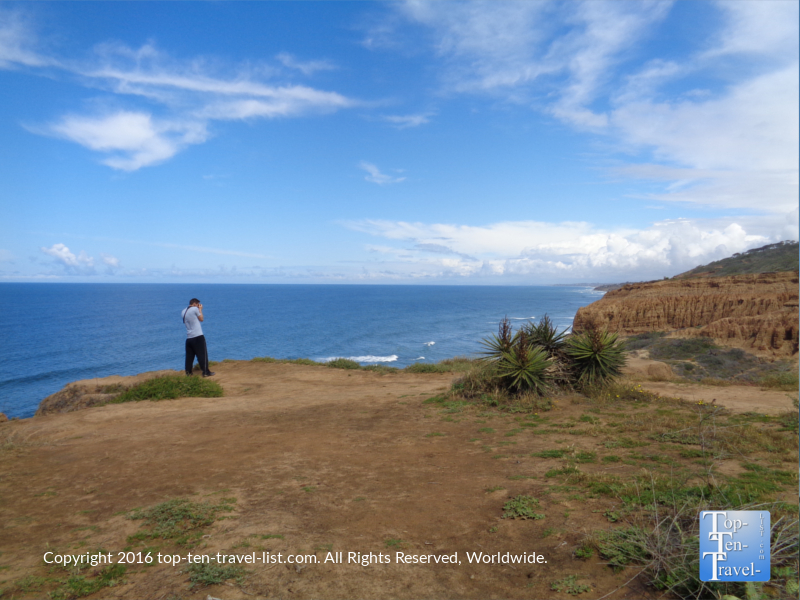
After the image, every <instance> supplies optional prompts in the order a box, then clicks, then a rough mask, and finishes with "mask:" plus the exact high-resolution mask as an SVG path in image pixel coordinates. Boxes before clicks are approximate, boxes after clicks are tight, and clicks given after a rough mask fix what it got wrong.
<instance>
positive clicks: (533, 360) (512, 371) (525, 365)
mask: <svg viewBox="0 0 800 600" xmlns="http://www.w3.org/2000/svg"><path fill="white" fill-rule="evenodd" d="M531 340H532V338H531V336H530V335H529V334H528V332H527V331H526V330H525V328H522V329H521V330H520V331H518V332H517V333H514V332H513V330H512V327H511V324H510V323H509V321H508V319H507V318H504V319H503V320H502V321H500V327H499V328H498V332H497V335H492V336H491V337H489V338H486V339H484V340H482V341H481V344H482V345H483V347H484V348H486V350H484V352H483V355H484V357H483V360H484V361H485V362H486V363H489V364H491V366H492V368H493V371H494V373H495V375H496V377H497V378H498V379H499V382H498V383H499V384H500V385H501V387H504V388H505V389H509V390H513V391H515V392H518V393H520V392H533V393H535V394H538V395H543V394H545V393H547V392H548V391H549V390H550V385H549V383H550V379H551V377H550V371H551V370H552V361H551V360H550V358H549V356H548V354H547V351H546V350H545V349H543V348H541V347H539V346H537V345H535V344H533V343H532V341H531Z"/></svg>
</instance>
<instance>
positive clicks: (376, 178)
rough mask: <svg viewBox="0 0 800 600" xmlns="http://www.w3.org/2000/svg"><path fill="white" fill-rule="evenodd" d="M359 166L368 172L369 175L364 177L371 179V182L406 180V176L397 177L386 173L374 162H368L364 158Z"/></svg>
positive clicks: (367, 179)
mask: <svg viewBox="0 0 800 600" xmlns="http://www.w3.org/2000/svg"><path fill="white" fill-rule="evenodd" d="M358 168H359V169H363V170H364V171H366V172H367V173H368V175H367V176H366V177H364V180H365V181H369V182H371V183H377V184H378V185H387V184H390V183H400V182H401V181H405V180H406V178H405V177H395V176H392V175H386V174H385V173H381V172H380V169H378V167H376V166H375V165H373V164H372V163H368V162H366V161H363V160H362V161H361V162H360V163H359V164H358Z"/></svg>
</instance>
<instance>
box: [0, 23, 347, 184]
mask: <svg viewBox="0 0 800 600" xmlns="http://www.w3.org/2000/svg"><path fill="white" fill-rule="evenodd" d="M40 45H41V42H40V41H39V40H38V39H37V38H36V35H35V34H34V33H33V31H32V28H31V27H29V26H28V25H27V24H26V23H25V22H24V20H23V19H22V18H21V17H20V13H14V12H11V11H0V68H25V69H27V70H28V71H29V72H30V73H32V74H39V75H48V76H49V75H50V74H51V73H60V74H66V75H69V76H72V77H74V78H75V79H76V80H77V81H78V82H79V83H81V84H83V85H85V86H86V87H88V88H101V89H105V90H107V91H110V92H112V93H114V94H117V95H119V96H123V97H127V98H128V99H129V100H130V101H131V102H133V101H135V100H136V97H143V98H147V99H148V100H149V101H150V102H151V103H155V104H157V105H160V107H161V108H162V109H163V111H159V112H160V113H161V116H159V117H154V116H153V114H152V113H153V111H152V107H150V108H148V110H141V109H131V108H127V109H121V110H120V109H116V110H114V111H106V112H105V113H103V114H97V113H95V114H83V115H81V114H72V115H64V116H62V117H61V118H59V119H57V120H56V121H55V122H54V123H53V124H51V125H50V126H45V127H43V126H37V127H28V129H29V131H31V132H34V133H39V134H44V135H56V136H59V137H62V138H64V139H68V140H71V141H74V142H76V143H79V144H81V145H83V146H85V147H87V148H90V149H91V150H94V151H96V152H100V153H102V154H104V155H106V158H104V159H103V161H102V162H103V164H106V165H108V166H110V167H112V168H114V169H119V170H125V171H134V170H137V169H139V168H141V167H145V166H148V165H154V164H158V163H160V162H163V161H164V160H167V159H169V158H171V157H173V156H174V155H175V154H177V153H178V152H180V151H181V150H183V149H185V148H186V147H187V146H189V145H191V144H200V143H203V142H205V141H206V140H207V139H208V138H209V136H208V134H207V129H208V124H209V122H210V121H212V120H241V119H255V118H268V119H273V118H279V117H299V116H302V115H306V114H319V113H329V112H334V111H337V110H341V109H344V108H349V107H352V106H356V105H358V104H359V103H358V102H356V101H355V100H352V99H350V98H347V97H345V96H343V95H342V94H339V93H336V92H332V91H325V90H318V89H315V88H312V87H309V86H302V85H291V84H280V83H273V82H271V81H267V80H268V79H269V78H270V77H275V76H276V75H277V74H278V73H279V70H278V69H277V68H275V67H269V66H266V65H258V64H256V65H252V64H246V65H230V64H224V63H223V62H222V61H216V62H215V61H213V60H209V59H201V58H195V59H191V60H187V61H181V60H177V59H175V58H173V57H171V56H169V55H168V54H166V53H164V52H162V51H160V50H159V49H158V48H157V47H156V46H155V45H154V44H153V43H147V44H144V45H142V46H140V47H138V48H132V47H129V46H126V45H124V44H121V43H114V42H108V43H104V44H99V45H97V46H96V47H95V48H94V53H93V54H92V55H90V57H89V58H88V59H83V60H75V59H57V58H55V57H52V56H48V55H47V54H46V53H44V52H42V51H39V50H37V47H38V46H40ZM278 60H279V61H280V62H282V63H283V64H284V66H286V67H288V68H292V69H296V70H300V71H301V72H303V73H305V74H311V73H313V72H315V71H319V70H327V69H331V68H334V67H333V65H332V64H331V63H329V62H327V61H308V62H302V61H297V60H296V59H294V58H293V57H292V56H291V55H289V54H279V55H278ZM42 67H49V68H50V69H49V71H48V72H45V71H44V70H42Z"/></svg>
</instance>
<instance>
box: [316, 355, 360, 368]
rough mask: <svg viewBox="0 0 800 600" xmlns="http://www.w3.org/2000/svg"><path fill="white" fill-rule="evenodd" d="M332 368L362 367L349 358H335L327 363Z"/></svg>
mask: <svg viewBox="0 0 800 600" xmlns="http://www.w3.org/2000/svg"><path fill="white" fill-rule="evenodd" d="M325 364H326V365H327V366H329V367H330V368H331V369H360V368H361V365H360V364H358V363H357V362H356V361H354V360H350V359H349V358H334V359H333V360H329V361H328V362H327V363H325Z"/></svg>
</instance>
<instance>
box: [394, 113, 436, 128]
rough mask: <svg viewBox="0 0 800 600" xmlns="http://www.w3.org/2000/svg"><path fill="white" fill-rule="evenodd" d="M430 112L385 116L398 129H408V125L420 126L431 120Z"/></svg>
mask: <svg viewBox="0 0 800 600" xmlns="http://www.w3.org/2000/svg"><path fill="white" fill-rule="evenodd" d="M430 117H431V115H430V113H420V114H416V115H387V116H385V117H383V120H384V121H388V122H389V123H391V124H392V125H394V126H395V127H397V128H398V129H406V128H408V127H419V126H420V125H426V124H428V123H430V122H431V119H430Z"/></svg>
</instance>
